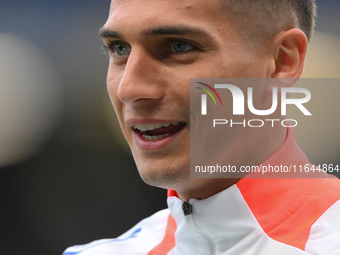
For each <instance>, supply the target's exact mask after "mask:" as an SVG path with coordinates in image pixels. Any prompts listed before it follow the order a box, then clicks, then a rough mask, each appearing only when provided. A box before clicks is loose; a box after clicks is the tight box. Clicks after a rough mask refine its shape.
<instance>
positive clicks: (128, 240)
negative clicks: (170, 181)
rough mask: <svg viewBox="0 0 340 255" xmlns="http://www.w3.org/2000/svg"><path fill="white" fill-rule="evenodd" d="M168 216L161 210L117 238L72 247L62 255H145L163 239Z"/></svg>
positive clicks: (167, 212)
mask: <svg viewBox="0 0 340 255" xmlns="http://www.w3.org/2000/svg"><path fill="white" fill-rule="evenodd" d="M169 215H170V212H169V210H168V209H164V210H161V211H159V212H157V213H155V214H153V215H151V216H150V217H148V218H145V219H143V220H142V221H140V222H139V223H138V224H136V225H135V226H134V227H132V228H131V229H130V230H128V231H127V232H125V233H124V234H122V235H121V236H119V237H117V238H113V239H102V240H97V241H93V242H91V243H88V244H85V245H76V246H72V247H70V248H68V249H66V250H65V252H64V253H63V255H75V254H79V255H106V254H107V255H108V254H121V255H125V254H126V255H129V254H136V255H137V254H147V253H148V251H150V250H151V249H152V248H153V247H155V246H156V245H157V244H158V243H160V242H161V241H162V239H163V238H164V234H165V232H166V225H167V221H168V217H169Z"/></svg>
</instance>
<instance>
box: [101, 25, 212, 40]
mask: <svg viewBox="0 0 340 255" xmlns="http://www.w3.org/2000/svg"><path fill="white" fill-rule="evenodd" d="M99 33H100V36H101V37H103V38H117V39H122V38H123V36H122V35H121V34H120V33H119V32H117V31H115V30H111V29H107V28H104V27H103V28H101V29H100V30H99ZM141 34H142V35H143V36H144V37H151V36H158V35H195V36H209V34H208V32H206V31H205V30H203V29H201V28H199V27H191V26H186V25H178V26H164V27H155V28H150V29H147V30H145V31H142V33H141Z"/></svg>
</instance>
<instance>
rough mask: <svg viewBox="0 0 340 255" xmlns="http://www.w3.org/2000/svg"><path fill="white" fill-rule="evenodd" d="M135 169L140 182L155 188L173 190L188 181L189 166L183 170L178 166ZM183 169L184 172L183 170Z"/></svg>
mask: <svg viewBox="0 0 340 255" xmlns="http://www.w3.org/2000/svg"><path fill="white" fill-rule="evenodd" d="M137 168H138V171H139V174H140V176H141V178H142V180H143V181H144V182H145V183H147V184H149V185H151V186H155V187H159V188H164V189H174V188H175V187H176V186H178V185H179V184H180V183H182V182H187V181H188V180H189V179H190V172H189V166H187V167H185V168H183V167H179V166H177V167H176V166H166V167H164V165H163V166H162V167H157V166H156V167H155V164H153V165H152V166H149V167H145V166H143V167H139V166H138V164H137ZM183 169H185V170H183Z"/></svg>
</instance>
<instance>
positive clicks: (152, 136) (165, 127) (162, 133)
mask: <svg viewBox="0 0 340 255" xmlns="http://www.w3.org/2000/svg"><path fill="white" fill-rule="evenodd" d="M185 125H186V123H185V122H172V123H164V124H138V125H133V126H132V128H133V130H134V131H135V132H137V133H138V134H139V135H140V136H142V137H143V138H144V139H145V140H147V141H156V140H160V139H164V138H166V137H169V136H172V135H174V134H176V133H178V132H179V131H181V130H182V129H183V128H184V127H185Z"/></svg>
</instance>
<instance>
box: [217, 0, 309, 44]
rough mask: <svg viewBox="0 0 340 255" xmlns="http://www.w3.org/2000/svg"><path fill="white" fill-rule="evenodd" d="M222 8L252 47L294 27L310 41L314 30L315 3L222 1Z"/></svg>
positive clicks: (280, 0) (288, 0) (302, 1)
mask: <svg viewBox="0 0 340 255" xmlns="http://www.w3.org/2000/svg"><path fill="white" fill-rule="evenodd" d="M223 5H224V8H225V10H226V11H227V13H228V14H227V15H228V16H229V18H230V19H232V22H234V23H235V26H236V29H237V30H238V31H239V32H240V34H241V36H246V39H248V40H247V41H249V42H251V41H253V42H251V43H252V44H255V43H256V42H255V41H258V40H259V39H260V40H261V41H263V40H266V39H268V38H269V37H270V36H274V35H276V34H277V33H279V32H281V31H285V30H288V29H291V28H294V27H297V28H300V29H301V30H302V31H303V32H304V33H305V34H306V36H307V39H308V41H309V40H310V39H311V37H312V34H313V31H314V26H315V18H316V3H315V0H223Z"/></svg>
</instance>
